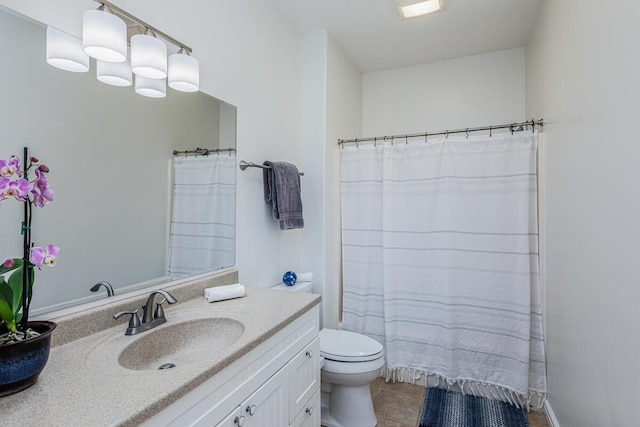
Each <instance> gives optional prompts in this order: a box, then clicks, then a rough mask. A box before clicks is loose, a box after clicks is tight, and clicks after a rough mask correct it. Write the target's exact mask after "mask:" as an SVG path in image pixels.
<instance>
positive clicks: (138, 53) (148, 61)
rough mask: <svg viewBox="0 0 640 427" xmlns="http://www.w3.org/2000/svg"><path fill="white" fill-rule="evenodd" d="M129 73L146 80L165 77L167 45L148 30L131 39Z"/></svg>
mask: <svg viewBox="0 0 640 427" xmlns="http://www.w3.org/2000/svg"><path fill="white" fill-rule="evenodd" d="M131 71H133V74H135V75H136V76H141V77H146V78H148V79H164V78H165V77H167V45H166V44H165V43H164V42H163V41H162V40H160V39H158V38H156V35H155V34H154V33H153V31H151V30H150V29H148V28H147V29H146V30H145V32H144V34H137V35H135V36H133V37H131Z"/></svg>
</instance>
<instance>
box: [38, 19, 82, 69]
mask: <svg viewBox="0 0 640 427" xmlns="http://www.w3.org/2000/svg"><path fill="white" fill-rule="evenodd" d="M47 63H48V64H49V65H52V66H54V67H56V68H60V69H61V70H65V71H72V72H74V73H86V72H87V71H89V55H87V54H86V53H84V51H83V50H82V40H80V39H78V38H76V37H73V36H72V35H70V34H67V33H64V32H62V31H60V30H58V29H56V28H53V27H47Z"/></svg>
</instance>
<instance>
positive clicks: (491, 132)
mask: <svg viewBox="0 0 640 427" xmlns="http://www.w3.org/2000/svg"><path fill="white" fill-rule="evenodd" d="M492 136H493V126H489V138H491V137H492Z"/></svg>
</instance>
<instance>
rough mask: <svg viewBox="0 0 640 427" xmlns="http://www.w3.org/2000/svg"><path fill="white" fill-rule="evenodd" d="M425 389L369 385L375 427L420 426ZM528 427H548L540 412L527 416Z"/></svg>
mask: <svg viewBox="0 0 640 427" xmlns="http://www.w3.org/2000/svg"><path fill="white" fill-rule="evenodd" d="M425 393H426V389H425V388H424V387H422V386H417V385H411V384H405V383H387V382H385V381H384V379H382V378H378V379H377V380H375V381H374V382H373V383H372V384H371V397H372V398H373V408H374V410H375V412H376V417H377V418H378V426H377V427H417V426H419V425H420V415H422V414H421V413H422V405H423V404H424V397H425ZM527 418H528V420H529V427H548V424H547V420H546V418H545V416H544V414H543V413H542V412H533V411H532V412H530V413H528V414H527Z"/></svg>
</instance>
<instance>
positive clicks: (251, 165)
mask: <svg viewBox="0 0 640 427" xmlns="http://www.w3.org/2000/svg"><path fill="white" fill-rule="evenodd" d="M238 166H240V169H241V170H245V169H246V168H260V169H271V166H265V165H258V164H256V163H253V162H245V161H244V160H240V163H239V164H238ZM298 173H299V174H300V176H303V175H304V172H298Z"/></svg>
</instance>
